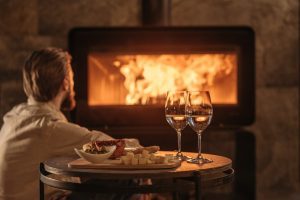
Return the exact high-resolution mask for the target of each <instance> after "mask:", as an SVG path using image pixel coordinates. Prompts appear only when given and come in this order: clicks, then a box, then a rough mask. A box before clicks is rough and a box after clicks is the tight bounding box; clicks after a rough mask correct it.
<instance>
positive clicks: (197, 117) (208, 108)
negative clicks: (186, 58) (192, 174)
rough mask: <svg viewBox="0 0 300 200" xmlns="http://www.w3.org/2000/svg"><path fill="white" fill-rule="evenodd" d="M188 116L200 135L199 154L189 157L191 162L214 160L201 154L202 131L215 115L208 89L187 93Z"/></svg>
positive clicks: (191, 124) (199, 162)
mask: <svg viewBox="0 0 300 200" xmlns="http://www.w3.org/2000/svg"><path fill="white" fill-rule="evenodd" d="M185 109H186V116H187V121H188V124H189V125H190V127H191V128H192V129H193V130H194V131H195V132H196V133H197V135H198V155H197V157H196V158H193V159H189V160H187V162H189V163H197V164H204V163H210V162H212V160H210V159H207V158H204V157H203V156H202V154H201V136H202V132H203V131H204V130H205V129H206V128H207V127H208V125H209V124H210V122H211V118H212V116H213V106H212V103H211V99H210V95H209V92H208V91H190V92H188V95H187V102H186V108H185Z"/></svg>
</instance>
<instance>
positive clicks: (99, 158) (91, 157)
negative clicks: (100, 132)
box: [74, 145, 117, 163]
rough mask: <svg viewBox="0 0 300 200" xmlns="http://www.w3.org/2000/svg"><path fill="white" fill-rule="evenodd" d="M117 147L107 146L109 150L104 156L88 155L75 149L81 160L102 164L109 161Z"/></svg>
mask: <svg viewBox="0 0 300 200" xmlns="http://www.w3.org/2000/svg"><path fill="white" fill-rule="evenodd" d="M116 148H117V147H116V146H115V145H113V146H107V147H106V149H107V150H108V152H107V153H102V154H92V153H86V152H84V151H83V150H81V149H80V150H79V149H76V148H74V150H75V152H76V153H77V155H79V156H80V157H81V158H83V159H85V160H86V161H89V162H91V163H102V162H103V161H105V160H107V159H108V158H109V157H110V156H111V155H112V154H113V153H114V151H115V150H116Z"/></svg>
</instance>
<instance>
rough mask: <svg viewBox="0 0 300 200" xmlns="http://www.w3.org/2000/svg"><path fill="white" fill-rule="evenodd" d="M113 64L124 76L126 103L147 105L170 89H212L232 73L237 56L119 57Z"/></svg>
mask: <svg viewBox="0 0 300 200" xmlns="http://www.w3.org/2000/svg"><path fill="white" fill-rule="evenodd" d="M114 65H115V67H118V68H120V72H121V73H122V74H123V75H124V77H125V81H124V86H125V88H126V89H127V90H128V94H127V95H126V104H129V105H132V104H147V103H149V100H155V99H159V98H160V97H162V96H164V95H165V94H166V93H167V91H169V90H191V91H192V90H203V89H208V88H210V87H212V86H213V85H214V84H215V82H216V81H218V80H219V79H221V78H224V77H226V76H228V75H230V74H231V73H232V72H233V70H234V69H235V67H236V55H234V54H191V55H134V56H118V57H117V60H116V61H115V62H114ZM150 103H151V102H150ZM152 103H153V102H152ZM154 103H156V102H154Z"/></svg>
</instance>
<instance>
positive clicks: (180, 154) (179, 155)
mask: <svg viewBox="0 0 300 200" xmlns="http://www.w3.org/2000/svg"><path fill="white" fill-rule="evenodd" d="M174 157H175V159H178V160H181V161H186V160H189V159H192V158H191V157H188V156H184V155H183V154H182V153H177V154H176V155H175V156H174Z"/></svg>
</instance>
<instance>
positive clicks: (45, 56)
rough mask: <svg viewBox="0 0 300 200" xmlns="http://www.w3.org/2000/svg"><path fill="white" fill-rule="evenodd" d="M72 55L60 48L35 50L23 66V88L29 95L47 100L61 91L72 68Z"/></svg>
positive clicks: (43, 100) (38, 99) (36, 98)
mask: <svg viewBox="0 0 300 200" xmlns="http://www.w3.org/2000/svg"><path fill="white" fill-rule="evenodd" d="M70 62H71V56H70V55H69V54H68V53H67V52H65V51H63V50H62V49H59V48H46V49H41V50H38V51H34V52H33V53H32V54H31V55H30V56H29V58H28V59H27V60H26V62H25V65H24V67H23V88H24V91H25V93H26V95H27V97H29V96H32V97H33V98H34V99H35V100H36V101H39V102H47V101H50V100H52V99H53V98H54V97H55V96H56V95H57V94H58V92H59V89H60V87H61V86H62V84H63V81H64V79H65V77H66V75H67V74H68V72H69V70H70V65H69V63H70Z"/></svg>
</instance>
